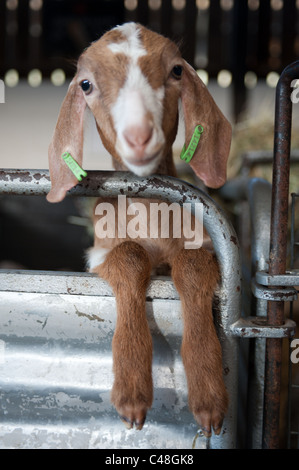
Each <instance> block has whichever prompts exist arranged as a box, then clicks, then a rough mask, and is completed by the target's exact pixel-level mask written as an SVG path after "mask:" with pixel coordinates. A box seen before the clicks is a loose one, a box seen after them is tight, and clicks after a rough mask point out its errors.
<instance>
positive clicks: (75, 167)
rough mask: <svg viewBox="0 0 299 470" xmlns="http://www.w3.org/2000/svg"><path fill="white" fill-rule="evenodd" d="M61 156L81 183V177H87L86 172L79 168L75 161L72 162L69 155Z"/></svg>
mask: <svg viewBox="0 0 299 470" xmlns="http://www.w3.org/2000/svg"><path fill="white" fill-rule="evenodd" d="M61 156H62V158H63V160H64V161H65V163H66V164H67V166H68V167H69V169H70V170H71V172H72V173H74V175H75V176H76V178H77V180H78V181H82V177H85V176H87V173H86V171H84V170H83V168H81V166H80V165H79V164H78V163H77V162H76V160H74V158H73V157H72V156H71V154H70V153H68V152H64V153H63V154H62V155H61Z"/></svg>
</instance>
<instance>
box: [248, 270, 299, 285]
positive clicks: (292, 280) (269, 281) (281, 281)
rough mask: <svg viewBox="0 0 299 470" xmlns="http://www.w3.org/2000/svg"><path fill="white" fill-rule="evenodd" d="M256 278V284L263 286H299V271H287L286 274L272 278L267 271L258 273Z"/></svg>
mask: <svg viewBox="0 0 299 470" xmlns="http://www.w3.org/2000/svg"><path fill="white" fill-rule="evenodd" d="M255 278H256V282H258V283H259V284H262V285H263V286H297V285H299V270H296V269H292V270H291V271H289V270H287V271H286V272H285V274H276V275H272V276H270V275H269V273H268V272H267V271H258V272H257V273H256V276H255Z"/></svg>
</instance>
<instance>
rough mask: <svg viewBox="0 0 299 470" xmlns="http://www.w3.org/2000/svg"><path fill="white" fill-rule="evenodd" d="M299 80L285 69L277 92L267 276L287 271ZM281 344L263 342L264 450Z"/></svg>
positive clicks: (271, 426)
mask: <svg viewBox="0 0 299 470" xmlns="http://www.w3.org/2000/svg"><path fill="white" fill-rule="evenodd" d="M298 76H299V62H294V63H293V64H290V65H289V66H288V67H286V68H285V69H284V71H283V72H282V74H281V77H280V79H279V82H278V85H277V88H276V104H275V132H274V160H273V181H272V207H271V235H270V255H269V274H270V275H275V274H283V273H284V272H285V270H286V254H287V227H288V193H289V172H290V144H291V121H292V102H291V99H290V94H291V86H290V85H291V81H292V80H293V79H294V78H296V77H298ZM267 317H268V323H269V324H271V325H273V326H275V325H282V324H283V322H284V302H283V301H280V302H269V303H268V311H267ZM281 353H282V343H281V340H280V339H269V340H267V342H266V363H265V395H264V426H263V447H264V448H271V449H275V448H278V447H279V412H280V380H281V378H280V376H281Z"/></svg>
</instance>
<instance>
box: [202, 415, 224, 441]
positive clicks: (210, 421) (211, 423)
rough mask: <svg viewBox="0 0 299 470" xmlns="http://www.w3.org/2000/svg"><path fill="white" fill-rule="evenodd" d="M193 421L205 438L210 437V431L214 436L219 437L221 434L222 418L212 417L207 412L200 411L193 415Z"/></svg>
mask: <svg viewBox="0 0 299 470" xmlns="http://www.w3.org/2000/svg"><path fill="white" fill-rule="evenodd" d="M195 419H196V421H197V423H198V424H199V427H200V429H201V431H202V433H203V435H204V436H205V437H211V435H212V429H213V431H214V434H215V435H216V436H219V434H220V433H221V429H222V423H223V416H219V415H212V414H211V413H209V412H206V411H202V412H200V413H197V414H196V415H195Z"/></svg>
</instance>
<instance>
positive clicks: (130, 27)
mask: <svg viewBox="0 0 299 470" xmlns="http://www.w3.org/2000/svg"><path fill="white" fill-rule="evenodd" d="M182 70H183V60H182V58H181V56H180V54H179V51H178V49H177V47H176V46H175V44H174V43H172V42H171V41H169V40H168V39H166V38H163V37H162V36H160V35H158V34H156V33H153V32H151V31H149V30H145V28H143V27H141V26H139V25H136V24H134V23H128V24H125V25H123V26H120V27H117V28H115V29H113V30H111V31H109V32H108V33H106V34H105V35H104V36H103V37H102V38H101V39H99V40H98V41H96V42H95V43H93V44H92V45H91V46H90V47H89V48H88V49H87V50H86V51H85V52H84V53H83V54H82V56H81V58H80V60H79V63H78V74H77V76H76V81H77V83H78V84H80V85H81V87H82V89H83V92H84V96H85V99H86V103H87V105H88V107H89V108H90V109H91V111H92V113H93V115H94V117H95V119H96V122H97V127H98V130H99V132H100V135H101V138H102V140H103V142H104V144H105V146H106V147H107V148H108V149H109V151H110V153H111V154H112V155H113V157H114V158H115V159H116V160H118V161H121V162H122V163H123V164H124V165H125V167H127V168H128V169H129V170H131V171H132V172H133V173H135V174H137V175H139V176H147V175H150V174H152V173H153V172H154V171H155V170H156V169H157V168H158V166H159V163H160V161H161V159H162V157H163V155H164V154H165V152H167V151H169V148H170V147H171V145H172V143H173V140H174V138H175V135H176V131H177V122H178V99H179V96H180V85H181V83H180V82H181V77H182Z"/></svg>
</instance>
